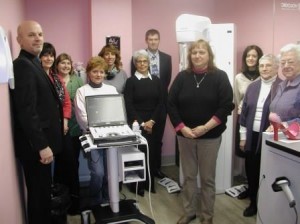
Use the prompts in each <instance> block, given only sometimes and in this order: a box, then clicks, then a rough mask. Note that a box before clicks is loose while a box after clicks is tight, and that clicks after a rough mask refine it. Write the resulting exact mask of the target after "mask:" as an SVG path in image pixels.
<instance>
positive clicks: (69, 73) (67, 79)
mask: <svg viewBox="0 0 300 224" xmlns="http://www.w3.org/2000/svg"><path fill="white" fill-rule="evenodd" d="M55 70H56V72H57V75H58V76H59V77H61V79H62V80H63V84H64V86H65V88H66V89H67V92H68V93H69V95H70V98H71V103H72V114H71V118H70V120H69V123H68V128H69V129H68V131H67V132H65V138H64V150H63V152H62V153H61V154H60V155H59V156H57V157H56V158H55V168H54V181H55V182H58V183H62V184H65V185H66V186H67V187H68V188H69V191H70V194H71V202H72V204H71V207H70V209H69V210H68V213H69V214H70V215H74V214H78V212H79V207H80V203H79V189H80V186H79V174H78V169H79V160H78V158H79V153H80V149H81V144H80V141H79V136H80V135H81V134H82V132H81V130H80V128H79V125H78V124H77V121H76V117H75V111H74V97H75V93H76V91H77V89H78V88H80V87H81V86H83V81H82V79H81V78H80V77H78V76H77V75H76V74H75V73H74V72H73V66H72V59H71V57H70V55H68V54H66V53H62V54H60V55H59V56H58V57H57V59H56V60H55Z"/></svg>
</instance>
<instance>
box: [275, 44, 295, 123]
mask: <svg viewBox="0 0 300 224" xmlns="http://www.w3.org/2000/svg"><path fill="white" fill-rule="evenodd" d="M280 66H281V72H282V74H283V76H284V77H285V78H286V79H285V80H284V81H283V82H282V83H281V84H280V85H279V87H278V90H277V93H276V96H275V98H274V100H273V101H272V103H271V105H270V111H271V112H273V113H276V114H277V115H279V117H280V119H281V121H289V120H293V119H296V118H299V117H300V45H297V44H287V45H285V46H284V47H283V48H281V50H280Z"/></svg>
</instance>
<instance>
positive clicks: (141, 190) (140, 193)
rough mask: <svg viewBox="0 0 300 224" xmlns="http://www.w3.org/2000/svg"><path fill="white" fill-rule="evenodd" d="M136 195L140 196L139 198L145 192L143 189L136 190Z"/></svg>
mask: <svg viewBox="0 0 300 224" xmlns="http://www.w3.org/2000/svg"><path fill="white" fill-rule="evenodd" d="M137 193H138V195H139V196H141V197H144V195H145V190H144V189H138V192H137Z"/></svg>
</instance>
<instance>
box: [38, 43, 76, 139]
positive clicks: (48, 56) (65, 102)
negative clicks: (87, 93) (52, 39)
mask: <svg viewBox="0 0 300 224" xmlns="http://www.w3.org/2000/svg"><path fill="white" fill-rule="evenodd" d="M39 57H40V60H41V63H42V67H43V69H44V70H45V72H46V73H47V75H48V76H49V78H50V80H51V81H52V83H53V84H54V87H55V89H56V92H57V94H58V96H59V99H60V101H61V103H62V106H63V116H64V134H66V133H67V132H68V130H69V127H68V122H69V119H70V118H71V110H72V108H71V100H70V95H69V93H68V91H67V89H66V87H65V85H64V84H63V81H62V79H61V77H60V76H58V75H57V74H56V73H55V72H54V61H55V58H56V51H55V48H54V46H53V45H52V44H51V43H47V42H45V43H44V45H43V50H42V52H41V53H40V55H39Z"/></svg>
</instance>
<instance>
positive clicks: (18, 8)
mask: <svg viewBox="0 0 300 224" xmlns="http://www.w3.org/2000/svg"><path fill="white" fill-rule="evenodd" d="M0 5H1V9H0V26H2V27H3V29H4V30H5V31H6V32H7V35H8V38H9V40H10V46H11V51H12V54H13V56H14V57H16V56H17V55H18V53H19V46H18V44H17V42H16V38H15V37H16V33H17V32H16V30H17V26H18V24H19V22H20V20H22V19H23V17H24V6H23V1H22V0H0ZM12 15H13V16H12ZM0 96H1V97H0V105H1V109H0V143H1V146H0V147H1V148H0V180H1V182H0V198H1V202H0V223H20V224H22V223H24V222H23V213H22V210H21V200H20V193H19V184H18V181H17V174H16V163H15V157H14V149H13V144H12V134H11V126H10V119H11V118H10V105H9V95H8V86H7V84H0Z"/></svg>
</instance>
